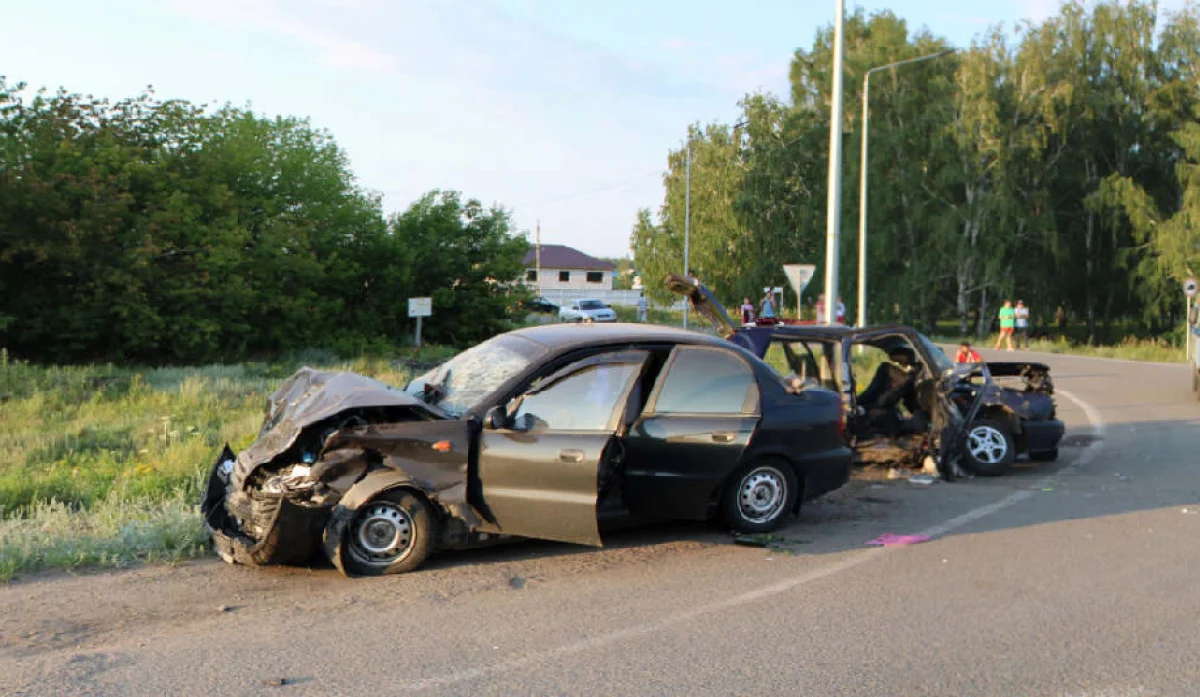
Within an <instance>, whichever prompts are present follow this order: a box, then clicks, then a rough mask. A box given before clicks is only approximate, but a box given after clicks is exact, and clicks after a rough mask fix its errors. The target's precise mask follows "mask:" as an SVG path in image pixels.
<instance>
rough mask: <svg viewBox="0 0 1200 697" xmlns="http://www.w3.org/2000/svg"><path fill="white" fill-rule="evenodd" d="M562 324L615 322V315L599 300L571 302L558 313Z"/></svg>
mask: <svg viewBox="0 0 1200 697" xmlns="http://www.w3.org/2000/svg"><path fill="white" fill-rule="evenodd" d="M558 318H559V319H560V320H562V321H563V322H583V321H584V320H589V319H590V320H591V321H593V322H616V321H617V313H616V312H615V311H614V310H613V309H612V308H611V307H609V306H608V305H605V304H604V302H603V301H601V300H572V301H571V302H569V303H567V304H566V305H563V306H562V308H561V309H559V311H558Z"/></svg>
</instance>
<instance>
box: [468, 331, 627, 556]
mask: <svg viewBox="0 0 1200 697" xmlns="http://www.w3.org/2000/svg"><path fill="white" fill-rule="evenodd" d="M648 357H649V353H647V352H646V351H640V350H626V351H620V352H612V353H604V354H600V355H594V356H590V357H588V358H585V359H582V360H579V361H575V362H573V363H570V364H568V365H567V366H565V367H560V368H558V369H552V370H551V371H549V372H547V373H545V374H543V375H540V376H539V377H537V378H535V379H534V380H533V381H532V382H531V383H530V385H529V386H528V388H527V389H526V390H525V391H524V393H523V394H522V395H521V396H519V397H518V398H517V399H516V400H514V401H513V402H512V403H511V404H510V405H507V408H508V410H509V412H510V413H509V418H508V421H509V426H508V427H505V428H500V429H496V430H492V429H489V428H487V427H486V426H485V430H484V431H483V434H482V435H481V437H480V448H479V476H480V481H481V482H482V494H483V503H484V507H485V508H486V509H487V512H488V513H489V514H490V515H491V517H492V518H493V519H494V530H495V531H496V532H500V533H504V534H508V535H520V536H522V537H534V538H539V539H546V540H559V541H562V542H575V543H579V544H591V545H599V544H600V543H601V541H600V533H599V530H598V528H597V521H596V499H597V495H598V486H597V480H598V477H599V472H600V469H601V467H603V466H605V465H606V464H607V462H606V459H609V458H612V457H615V456H617V448H616V445H617V444H616V439H617V437H616V431H617V429H618V427H619V425H620V422H621V420H622V417H623V415H624V411H625V409H624V407H625V402H626V400H627V399H628V398H629V394H630V392H631V391H632V389H633V385H634V383H635V382H636V380H637V379H638V376H639V375H640V374H641V371H642V367H643V365H644V364H645V362H646V360H647V358H648ZM485 527H487V528H491V527H492V526H485Z"/></svg>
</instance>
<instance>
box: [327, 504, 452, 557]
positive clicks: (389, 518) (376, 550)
mask: <svg viewBox="0 0 1200 697" xmlns="http://www.w3.org/2000/svg"><path fill="white" fill-rule="evenodd" d="M437 531H438V520H437V516H436V515H434V512H433V508H432V507H431V506H430V505H429V503H428V502H427V501H425V499H423V498H422V497H420V496H418V495H416V494H414V493H413V492H411V491H404V490H396V491H388V492H384V493H383V494H381V495H380V496H378V497H377V498H374V499H372V500H370V501H368V502H367V503H364V504H363V505H362V506H360V507H359V509H358V511H356V512H355V514H354V518H353V519H352V520H351V521H350V525H349V526H348V527H347V528H346V533H345V537H344V538H343V539H342V544H343V545H344V550H343V553H344V554H345V559H346V566H347V571H349V572H350V573H351V574H353V575H358V576H382V575H384V574H402V573H404V572H406V571H412V570H413V569H415V568H417V567H418V566H420V565H421V563H422V562H424V561H425V559H426V557H428V556H429V555H430V553H432V552H433V549H434V543H435V540H436V539H437Z"/></svg>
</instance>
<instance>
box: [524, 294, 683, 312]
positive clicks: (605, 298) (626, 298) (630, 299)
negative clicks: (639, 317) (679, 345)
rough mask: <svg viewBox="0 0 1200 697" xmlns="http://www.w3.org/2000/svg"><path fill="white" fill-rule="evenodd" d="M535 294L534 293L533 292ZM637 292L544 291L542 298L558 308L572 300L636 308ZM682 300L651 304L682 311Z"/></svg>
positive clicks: (638, 295)
mask: <svg viewBox="0 0 1200 697" xmlns="http://www.w3.org/2000/svg"><path fill="white" fill-rule="evenodd" d="M534 292H536V291H534ZM641 293H642V292H641V291H639V290H550V289H546V290H545V291H543V292H542V296H543V297H544V298H546V299H547V300H549V301H550V302H552V303H554V304H555V305H558V306H560V307H561V306H563V305H565V304H567V303H569V302H571V301H572V300H584V299H587V300H599V301H601V302H603V303H605V304H606V305H623V306H625V307H637V301H638V298H639V297H641ZM683 303H684V301H683V299H682V298H680V299H679V301H677V302H675V303H672V304H670V305H660V304H657V303H652V304H653V305H654V306H655V307H661V308H666V309H676V310H682V309H683Z"/></svg>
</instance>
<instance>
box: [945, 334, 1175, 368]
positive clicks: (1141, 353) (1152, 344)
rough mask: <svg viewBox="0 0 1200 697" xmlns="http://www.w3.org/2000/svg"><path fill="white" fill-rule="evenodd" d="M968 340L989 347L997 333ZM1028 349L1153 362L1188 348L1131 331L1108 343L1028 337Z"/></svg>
mask: <svg viewBox="0 0 1200 697" xmlns="http://www.w3.org/2000/svg"><path fill="white" fill-rule="evenodd" d="M934 341H936V342H937V343H943V344H952V345H954V346H957V345H958V344H959V343H960V342H961V341H962V338H961V337H955V336H953V335H945V336H941V337H938V338H936V339H934ZM968 341H970V342H971V345H972V346H975V347H977V348H992V347H993V346H995V342H996V337H995V335H992V336H990V337H988V338H987V339H983V340H976V339H974V338H970V339H968ZM1014 343H1015V340H1014ZM1029 350H1031V351H1040V352H1042V353H1057V354H1065V355H1074V356H1093V357H1096V358H1119V359H1123V360H1129V361H1149V362H1156V363H1184V362H1186V360H1187V352H1186V349H1185V348H1184V346H1183V345H1182V343H1179V342H1177V341H1173V340H1172V339H1170V338H1161V337H1160V338H1139V337H1136V336H1132V335H1130V336H1127V337H1125V338H1124V339H1122V340H1121V342H1120V343H1117V344H1108V345H1103V344H1090V345H1089V344H1087V343H1086V342H1082V341H1076V340H1072V339H1068V338H1067V337H1065V336H1062V335H1059V336H1055V337H1041V338H1037V339H1031V340H1030V341H1029Z"/></svg>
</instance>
